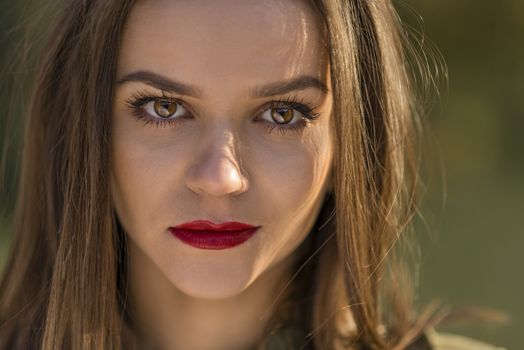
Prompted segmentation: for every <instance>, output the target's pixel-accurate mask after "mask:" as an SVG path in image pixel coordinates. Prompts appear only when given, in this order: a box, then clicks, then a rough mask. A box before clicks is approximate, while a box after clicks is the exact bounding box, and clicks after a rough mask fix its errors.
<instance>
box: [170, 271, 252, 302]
mask: <svg viewBox="0 0 524 350" xmlns="http://www.w3.org/2000/svg"><path fill="white" fill-rule="evenodd" d="M168 279H169V280H170V281H171V283H172V284H173V286H174V287H175V288H177V289H178V290H179V291H181V292H182V293H184V294H186V295H188V296H191V297H193V298H199V299H226V298H230V297H234V296H236V295H238V294H240V293H242V292H243V291H244V290H245V289H247V288H248V287H249V286H250V285H251V283H252V281H253V280H254V277H253V275H252V270H250V269H249V268H248V266H246V265H244V266H237V267H233V268H232V267H225V266H223V267H221V266H220V265H217V264H216V263H215V264H211V265H210V266H202V264H199V266H191V267H188V266H185V267H182V268H179V269H176V270H175V271H171V273H170V276H168Z"/></svg>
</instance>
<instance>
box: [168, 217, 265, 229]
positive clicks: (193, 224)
mask: <svg viewBox="0 0 524 350" xmlns="http://www.w3.org/2000/svg"><path fill="white" fill-rule="evenodd" d="M256 227H258V226H253V225H249V224H245V223H242V222H236V221H228V222H223V223H221V224H215V223H213V222H211V221H209V220H195V221H190V222H185V223H183V224H180V225H177V226H174V228H178V229H186V230H213V231H219V230H221V231H237V230H247V229H251V228H256Z"/></svg>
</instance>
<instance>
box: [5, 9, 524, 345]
mask: <svg viewBox="0 0 524 350" xmlns="http://www.w3.org/2000/svg"><path fill="white" fill-rule="evenodd" d="M42 3H46V2H44V1H42ZM23 4H24V3H22V2H21V1H20V2H19V1H13V0H0V62H3V65H2V67H0V71H6V70H7V71H8V72H9V70H10V68H9V67H8V66H6V64H5V58H10V56H12V55H13V52H14V51H15V47H16V46H18V48H17V50H19V49H23V46H24V45H25V44H23V43H22V44H20V40H21V39H20V35H21V34H22V33H23V28H24V25H23V23H31V21H32V18H34V19H35V20H36V19H38V18H39V17H40V16H39V13H38V11H36V12H35V11H32V12H31V11H29V10H28V8H26V7H24V6H25V5H23ZM395 4H396V5H397V8H398V10H399V12H400V14H401V17H402V18H403V20H404V21H405V23H406V25H409V26H410V27H411V28H412V30H414V31H415V32H419V33H421V34H420V35H422V36H423V37H424V38H425V40H426V45H427V46H428V47H431V44H428V43H427V40H431V42H432V43H433V44H434V46H435V47H437V48H438V50H439V51H440V55H441V56H442V57H443V59H444V60H445V63H446V65H447V75H448V80H447V83H446V81H445V80H441V83H440V85H439V86H440V87H441V90H440V91H441V96H440V100H439V102H438V103H437V104H436V105H435V106H434V108H433V110H432V112H431V114H430V115H429V116H428V121H429V125H430V127H431V130H432V134H433V137H434V138H435V140H436V141H437V144H438V149H437V151H438V152H436V153H428V154H431V157H432V158H431V159H426V160H427V161H429V162H431V163H433V164H435V166H434V168H435V170H434V173H435V174H436V176H433V177H432V180H431V181H428V184H427V188H428V191H427V193H426V195H425V197H424V202H423V206H422V212H423V213H424V214H423V215H424V219H423V220H422V219H420V218H419V219H417V225H416V226H417V236H418V238H419V240H420V242H421V247H422V262H423V264H422V270H421V275H420V289H419V290H420V296H419V303H420V305H424V304H426V303H428V302H429V301H430V300H432V299H434V298H438V299H439V300H441V301H443V302H444V303H445V304H448V305H451V306H455V307H458V306H475V305H476V306H485V307H491V308H495V309H499V310H502V311H506V312H508V313H509V314H510V315H511V317H512V323H511V324H509V325H505V326H495V325H493V324H489V323H486V322H477V323H473V324H469V325H455V326H453V327H452V326H448V327H446V328H444V329H443V330H447V331H451V332H455V333H461V334H464V335H468V336H471V337H474V338H477V339H480V340H484V341H488V342H491V343H494V344H497V345H500V346H505V347H507V348H508V349H524V332H523V330H524V273H523V269H524V156H523V153H524V2H523V1H521V0H500V1H475V0H462V1H451V0H442V1H423V0H404V1H402V2H401V1H397V2H395ZM21 23H22V25H21ZM9 73H13V72H9ZM19 73H20V74H21V76H25V75H24V74H23V73H27V72H15V75H16V74H19ZM439 75H440V76H441V77H445V75H446V74H445V71H443V70H442V69H441V67H440V68H439ZM11 76H13V74H11ZM18 85H21V86H23V81H22V82H20V81H16V79H15V82H14V85H13V84H11V83H10V84H8V82H7V80H6V79H5V76H3V77H2V80H0V92H1V94H0V126H1V127H2V128H3V130H2V132H1V133H0V138H1V139H0V142H1V144H2V145H4V141H5V140H4V139H5V138H6V136H10V137H13V138H15V142H11V143H10V145H12V146H11V147H10V148H8V149H7V148H6V147H5V146H2V154H3V153H6V150H7V151H8V152H7V155H8V156H7V157H4V159H5V161H4V164H3V166H4V168H5V169H6V171H5V172H4V177H3V178H1V179H2V182H3V185H4V190H3V191H2V192H1V195H2V197H1V201H0V206H1V207H0V210H2V211H3V212H4V214H6V215H7V217H8V216H9V212H10V208H11V207H12V202H13V201H12V194H13V187H14V184H15V181H14V178H13V174H14V173H15V171H14V169H15V168H16V161H15V160H16V157H17V149H18V145H19V144H17V142H16V137H17V133H18V132H19V130H18V129H16V125H15V131H9V133H6V132H5V130H6V129H5V128H6V122H5V115H6V113H7V111H8V109H9V110H10V111H11V112H13V111H15V114H16V111H17V110H18V108H19V106H17V104H22V105H23V103H24V102H25V101H27V100H26V98H25V97H24V96H20V94H21V91H23V90H19V89H18V88H17V86H18ZM13 95H17V96H13ZM13 101H15V103H13ZM15 124H16V123H15ZM6 215H4V219H3V222H1V223H0V270H1V269H2V263H3V261H4V260H5V257H6V254H7V250H8V248H9V242H10V239H9V238H10V237H9V230H8V227H9V220H8V219H6Z"/></svg>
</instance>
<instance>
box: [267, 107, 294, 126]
mask: <svg viewBox="0 0 524 350" xmlns="http://www.w3.org/2000/svg"><path fill="white" fill-rule="evenodd" d="M271 117H272V118H273V119H274V120H275V121H276V122H277V123H279V124H287V123H289V121H290V120H291V119H293V109H292V108H272V109H271Z"/></svg>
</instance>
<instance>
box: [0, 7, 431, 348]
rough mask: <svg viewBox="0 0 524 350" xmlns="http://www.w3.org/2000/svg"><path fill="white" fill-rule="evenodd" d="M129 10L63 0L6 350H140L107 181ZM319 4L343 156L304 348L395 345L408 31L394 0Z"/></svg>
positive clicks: (16, 254)
mask: <svg viewBox="0 0 524 350" xmlns="http://www.w3.org/2000/svg"><path fill="white" fill-rule="evenodd" d="M133 2H134V1H133V0H119V1H110V0H91V1H80V0H69V1H64V2H63V9H62V11H61V15H59V16H58V18H57V19H56V21H55V23H54V29H53V30H52V31H51V32H50V35H49V40H48V45H47V47H46V49H45V52H44V54H43V59H42V60H41V62H40V64H39V71H38V74H37V76H36V79H35V83H34V90H33V91H34V92H33V94H32V98H31V103H30V109H29V111H28V113H27V121H26V126H25V135H24V151H23V159H22V166H21V169H22V172H21V180H20V185H19V186H20V187H19V188H20V190H19V195H18V198H17V201H16V210H15V218H14V221H13V228H12V232H13V239H14V240H13V244H12V248H11V254H10V257H9V259H8V262H7V265H6V270H5V273H4V276H3V279H2V281H1V285H0V349H12V348H17V349H31V348H42V349H46V350H47V349H56V348H74V349H81V348H82V349H88V348H89V349H117V348H122V347H124V348H127V346H128V345H129V344H131V343H132V340H131V339H132V338H133V334H132V332H131V331H130V327H128V325H126V318H125V279H126V268H125V265H126V264H125V259H126V254H125V253H126V244H125V234H124V233H123V232H122V230H121V229H120V228H119V225H118V221H117V219H116V218H115V215H114V213H113V207H112V200H111V196H110V190H109V178H110V176H109V173H110V135H111V104H112V98H113V92H114V81H115V73H116V65H117V60H118V50H119V41H120V38H121V33H122V30H123V26H124V24H125V20H126V17H127V15H128V13H129V11H130V10H131V8H132V5H133ZM310 3H311V5H312V6H314V7H315V9H316V13H317V14H318V16H319V19H320V22H321V23H322V26H323V30H324V32H325V36H326V39H327V41H328V44H329V47H330V65H331V76H332V79H333V94H334V112H333V113H334V114H333V119H332V120H333V128H332V130H334V140H335V143H336V144H335V148H336V150H335V159H334V167H333V192H332V194H330V196H329V197H328V198H329V200H328V201H326V205H327V203H328V202H331V204H332V206H333V211H332V212H331V211H330V210H327V211H326V210H324V211H323V214H322V215H320V216H319V218H318V220H317V224H316V225H315V227H316V228H318V227H322V229H321V230H320V231H321V233H322V240H320V241H319V242H320V243H318V242H317V243H316V244H313V245H312V246H311V249H309V250H308V254H307V255H306V256H307V257H308V259H306V261H305V262H303V265H301V267H303V266H304V265H305V264H308V265H309V266H314V269H310V270H307V271H308V272H310V273H311V275H310V276H308V279H307V281H308V284H309V286H310V287H311V296H312V301H311V303H309V304H308V308H307V309H306V310H302V311H303V313H304V314H308V315H311V322H310V324H309V325H308V327H309V330H310V331H311V333H310V337H309V339H308V340H307V341H309V342H312V343H314V345H315V348H317V349H336V348H347V349H349V348H356V347H363V348H370V349H384V348H387V349H391V348H394V347H397V348H398V349H401V348H403V347H405V346H406V345H408V344H409V343H410V342H412V340H413V339H415V338H416V336H417V335H418V333H419V332H420V331H421V330H422V328H423V324H422V323H415V313H414V311H413V306H412V300H411V294H412V293H410V289H412V283H411V282H410V281H409V278H408V277H409V276H410V274H409V273H407V272H406V271H405V270H406V269H405V265H406V264H405V260H404V259H403V258H404V256H403V255H404V254H401V251H400V250H399V241H401V240H402V237H403V236H404V235H406V233H407V232H408V231H409V227H410V219H411V217H412V215H413V213H414V211H415V191H416V189H417V183H418V179H417V171H418V158H417V153H416V152H415V150H416V148H417V135H419V134H420V132H421V130H422V126H421V125H422V124H421V122H420V117H419V110H418V107H417V105H416V103H415V101H414V98H413V96H414V93H413V91H412V87H411V84H410V75H409V70H408V66H407V63H406V61H407V60H406V57H405V51H404V49H403V33H404V32H403V30H402V28H401V25H400V21H399V19H398V17H397V14H396V12H395V9H394V8H393V5H392V4H391V2H390V1H389V0H378V1H367V0H325V1H320V0H318V1H317V0H310ZM328 223H329V225H327V226H326V225H324V224H328ZM321 224H322V225H321ZM301 273H303V274H304V271H302V272H301ZM297 281H298V279H297ZM296 283H298V282H296ZM416 324H418V326H416ZM126 344H128V345H126ZM129 346H130V345H129Z"/></svg>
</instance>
